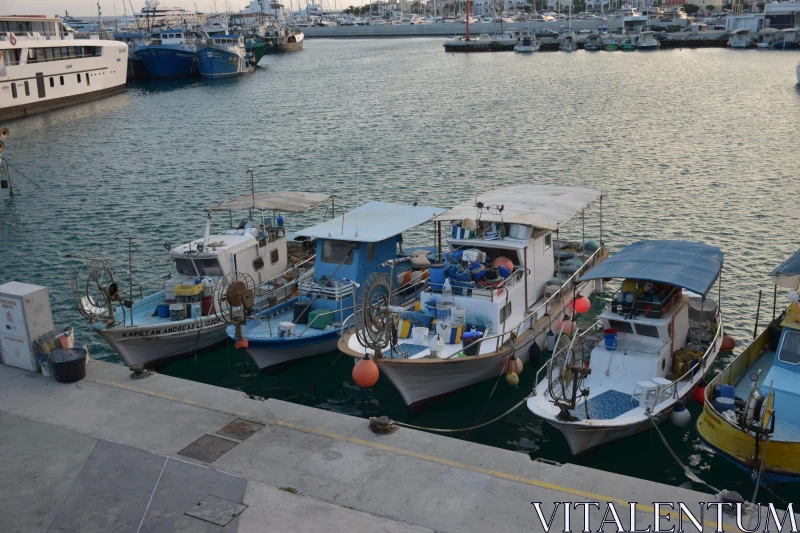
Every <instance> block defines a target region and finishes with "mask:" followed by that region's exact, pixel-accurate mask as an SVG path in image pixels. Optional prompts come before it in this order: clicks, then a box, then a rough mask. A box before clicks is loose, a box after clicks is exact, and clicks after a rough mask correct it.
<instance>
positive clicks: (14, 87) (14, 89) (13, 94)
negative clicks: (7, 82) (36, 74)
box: [11, 83, 17, 98]
mask: <svg viewBox="0 0 800 533" xmlns="http://www.w3.org/2000/svg"><path fill="white" fill-rule="evenodd" d="M11 97H12V98H16V97H17V84H16V83H12V84H11Z"/></svg>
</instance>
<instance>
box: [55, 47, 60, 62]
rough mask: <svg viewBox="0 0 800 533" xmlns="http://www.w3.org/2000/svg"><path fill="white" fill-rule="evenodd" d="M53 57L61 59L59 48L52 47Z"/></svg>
mask: <svg viewBox="0 0 800 533" xmlns="http://www.w3.org/2000/svg"><path fill="white" fill-rule="evenodd" d="M53 57H54V58H55V59H61V48H53Z"/></svg>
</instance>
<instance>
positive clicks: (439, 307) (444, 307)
mask: <svg viewBox="0 0 800 533" xmlns="http://www.w3.org/2000/svg"><path fill="white" fill-rule="evenodd" d="M452 307H453V304H452V303H451V302H436V320H447V319H448V318H450V309H451V308H452Z"/></svg>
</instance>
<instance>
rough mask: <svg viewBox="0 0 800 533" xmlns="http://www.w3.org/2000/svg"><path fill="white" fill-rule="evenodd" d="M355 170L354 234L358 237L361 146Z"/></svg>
mask: <svg viewBox="0 0 800 533" xmlns="http://www.w3.org/2000/svg"><path fill="white" fill-rule="evenodd" d="M356 171H357V174H356V235H355V236H356V237H358V208H359V207H360V205H359V199H358V193H359V190H360V189H361V147H359V148H358V162H357V163H356Z"/></svg>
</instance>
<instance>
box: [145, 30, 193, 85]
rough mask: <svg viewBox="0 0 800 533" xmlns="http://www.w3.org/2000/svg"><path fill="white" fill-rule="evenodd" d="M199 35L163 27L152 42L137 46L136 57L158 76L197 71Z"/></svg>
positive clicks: (173, 76)
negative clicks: (196, 55)
mask: <svg viewBox="0 0 800 533" xmlns="http://www.w3.org/2000/svg"><path fill="white" fill-rule="evenodd" d="M196 43H197V35H196V34H195V33H194V32H191V31H187V30H184V29H181V28H178V29H161V30H160V31H159V32H157V33H154V34H153V35H152V37H151V40H150V44H147V45H145V46H140V47H137V48H136V50H135V51H134V57H135V58H136V59H138V60H139V61H141V63H142V65H143V66H144V68H145V69H147V72H148V73H149V74H150V75H151V76H153V77H156V78H179V77H185V76H191V75H192V74H195V73H197V60H196V59H195V52H196V51H197V46H196Z"/></svg>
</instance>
